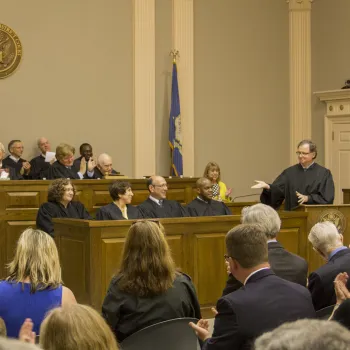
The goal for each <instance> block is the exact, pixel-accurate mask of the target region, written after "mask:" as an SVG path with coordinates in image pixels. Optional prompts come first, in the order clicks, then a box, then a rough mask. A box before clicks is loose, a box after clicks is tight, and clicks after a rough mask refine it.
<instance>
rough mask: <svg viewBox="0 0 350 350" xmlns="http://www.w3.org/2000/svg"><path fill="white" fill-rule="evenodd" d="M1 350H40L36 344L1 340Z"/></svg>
mask: <svg viewBox="0 0 350 350" xmlns="http://www.w3.org/2000/svg"><path fill="white" fill-rule="evenodd" d="M0 350H39V348H38V347H37V346H35V345H34V344H28V343H27V344H26V343H23V342H21V341H19V340H13V339H0Z"/></svg>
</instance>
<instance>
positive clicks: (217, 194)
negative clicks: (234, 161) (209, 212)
mask: <svg viewBox="0 0 350 350" xmlns="http://www.w3.org/2000/svg"><path fill="white" fill-rule="evenodd" d="M220 175H221V174H220V167H219V164H218V163H215V162H209V163H208V164H207V165H206V167H205V169H204V174H203V177H205V178H207V179H209V180H210V181H211V184H212V188H213V199H214V200H217V201H220V202H231V198H230V195H231V192H232V189H231V188H229V189H227V187H226V185H225V184H224V183H223V182H222V181H221V178H220Z"/></svg>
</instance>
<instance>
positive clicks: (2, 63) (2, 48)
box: [0, 23, 22, 78]
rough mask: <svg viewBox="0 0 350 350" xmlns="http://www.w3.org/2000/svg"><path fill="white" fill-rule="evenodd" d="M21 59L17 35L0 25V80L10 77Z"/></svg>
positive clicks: (20, 47)
mask: <svg viewBox="0 0 350 350" xmlns="http://www.w3.org/2000/svg"><path fill="white" fill-rule="evenodd" d="M21 58H22V44H21V42H20V40H19V38H18V36H17V34H16V33H15V32H14V31H13V30H12V29H11V28H9V27H8V26H6V25H5V24H1V23H0V78H6V77H8V76H9V75H11V74H12V73H13V72H14V71H15V70H16V68H17V67H18V65H19V63H20V62H21Z"/></svg>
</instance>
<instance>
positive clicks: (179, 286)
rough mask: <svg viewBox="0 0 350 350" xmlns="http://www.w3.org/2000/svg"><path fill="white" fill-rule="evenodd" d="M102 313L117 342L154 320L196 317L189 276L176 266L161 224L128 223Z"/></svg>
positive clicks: (154, 321)
mask: <svg viewBox="0 0 350 350" xmlns="http://www.w3.org/2000/svg"><path fill="white" fill-rule="evenodd" d="M102 314H103V316H104V318H105V319H106V321H107V323H108V324H109V326H110V327H111V329H112V331H113V332H114V334H115V335H116V337H117V339H118V341H120V342H122V341H123V340H124V339H125V338H127V337H128V336H129V335H131V334H133V333H135V332H137V331H138V330H140V329H142V328H144V327H147V326H150V325H152V324H155V323H158V322H162V321H166V320H171V319H174V318H181V317H196V318H198V319H199V318H200V317H201V314H200V307H199V303H198V299H197V295H196V290H195V288H194V285H193V284H192V282H191V278H190V277H189V276H187V275H185V274H183V273H180V272H177V271H176V269H175V264H174V261H173V259H172V256H171V253H170V248H169V246H168V243H167V241H166V239H165V236H164V232H163V227H162V226H161V224H157V223H155V222H152V221H138V222H136V223H134V224H133V225H131V227H130V229H129V232H128V235H127V237H126V240H125V244H124V249H123V253H122V259H121V265H120V269H119V272H118V273H117V275H116V276H114V278H113V279H112V281H111V283H110V286H109V288H108V291H107V295H106V297H105V300H104V302H103V305H102Z"/></svg>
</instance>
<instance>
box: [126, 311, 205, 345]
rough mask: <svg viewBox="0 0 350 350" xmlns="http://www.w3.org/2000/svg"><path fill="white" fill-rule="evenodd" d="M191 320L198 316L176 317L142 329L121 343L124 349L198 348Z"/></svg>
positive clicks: (195, 321)
mask: <svg viewBox="0 0 350 350" xmlns="http://www.w3.org/2000/svg"><path fill="white" fill-rule="evenodd" d="M189 322H194V323H197V322H198V320H197V319H196V318H189V317H186V318H175V319H173V320H168V321H164V322H160V323H156V324H154V325H152V326H149V327H146V328H143V329H141V330H140V331H138V332H136V333H134V334H132V335H130V336H129V337H127V338H126V339H125V340H124V341H123V342H122V343H121V346H120V347H121V349H122V350H140V349H142V350H197V349H198V338H197V336H196V334H195V332H194V331H193V329H192V328H191V327H190V326H189V325H188V323H189Z"/></svg>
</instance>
